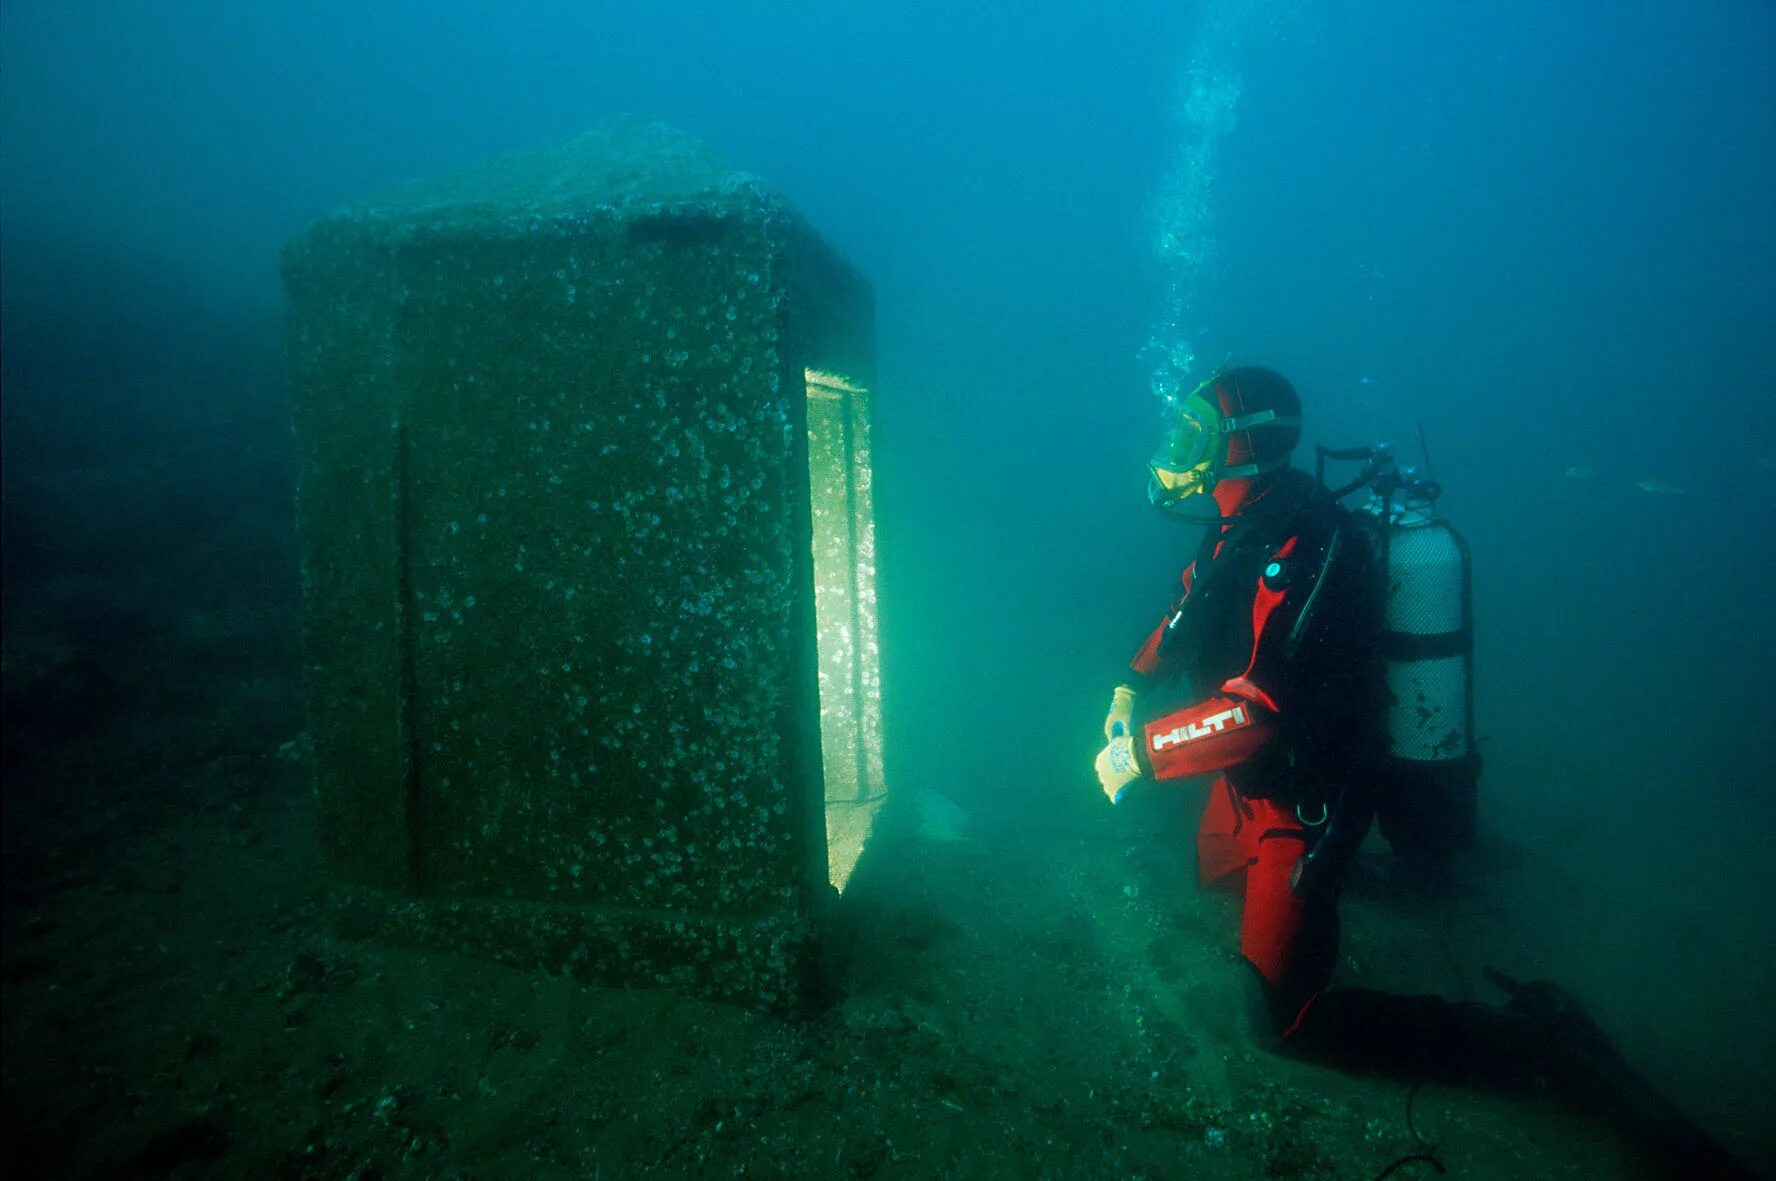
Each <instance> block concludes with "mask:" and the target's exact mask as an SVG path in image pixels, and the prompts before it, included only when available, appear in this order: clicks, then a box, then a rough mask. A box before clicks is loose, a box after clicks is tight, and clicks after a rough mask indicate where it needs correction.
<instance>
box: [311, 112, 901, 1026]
mask: <svg viewBox="0 0 1776 1181" xmlns="http://www.w3.org/2000/svg"><path fill="white" fill-rule="evenodd" d="M283 273H284V280H285V285H286V290H287V293H288V299H289V363H290V370H291V375H292V380H293V386H294V396H295V423H296V435H297V441H298V448H299V454H300V463H301V483H300V487H299V492H298V519H299V527H300V531H301V538H302V544H303V551H304V587H305V594H306V604H307V620H306V643H307V648H306V651H307V660H308V674H309V683H310V698H309V699H310V734H311V737H312V740H313V744H314V749H315V755H316V774H317V782H316V790H317V794H318V798H319V805H320V809H319V811H320V822H321V826H322V836H323V841H324V844H325V846H326V849H327V852H328V857H329V862H330V866H331V872H332V875H333V884H334V888H335V894H336V897H337V898H338V899H339V901H340V904H341V908H342V911H343V913H345V914H347V915H351V916H354V917H355V918H356V919H357V920H359V925H361V926H362V927H363V928H364V929H368V930H380V931H384V932H391V933H395V934H397V935H400V936H403V937H408V938H413V939H419V940H423V941H430V942H445V943H449V944H451V945H457V946H466V947H471V948H475V949H480V950H484V951H486V952H488V953H490V954H493V955H497V956H499V957H501V958H504V959H507V960H511V961H515V962H519V963H526V964H534V965H536V966H538V967H541V968H546V969H551V970H563V969H564V970H572V971H575V972H576V973H579V974H581V975H584V976H586V977H588V978H593V979H600V980H609V981H617V982H643V983H665V984H674V985H681V986H687V987H692V988H697V989H701V990H704V991H707V992H711V993H714V994H716V995H720V996H727V997H735V998H740V999H745V1000H749V1001H762V1002H765V1003H785V1002H789V1001H792V1000H794V999H795V998H796V997H797V996H799V995H801V994H802V993H803V992H804V991H805V990H806V988H807V987H808V985H809V983H810V972H811V967H812V965H813V963H814V960H815V955H816V950H817V947H818V942H819V931H820V919H821V915H822V912H823V910H824V908H825V907H826V905H827V903H828V901H829V899H830V898H831V896H832V894H833V886H834V884H835V883H836V884H840V885H842V882H843V878H844V876H845V875H846V874H847V873H848V872H849V868H850V864H851V862H852V861H853V860H854V859H855V856H856V850H857V847H858V846H859V845H860V844H861V841H862V839H863V836H864V835H865V834H867V831H868V827H869V823H870V821H871V820H872V819H873V817H874V814H875V810H876V808H877V807H878V806H879V805H880V802H881V799H882V795H883V784H882V776H881V765H880V749H881V733H880V687H879V679H878V676H877V671H876V670H877V663H876V650H875V594H874V553H873V539H872V535H871V521H870V515H871V514H870V504H869V494H870V488H869V471H868V467H869V443H868V425H869V397H870V395H869V389H870V386H871V384H872V383H873V378H874V374H873V364H874V341H873V335H872V307H871V299H870V294H869V291H868V288H867V287H866V285H865V284H864V283H863V282H862V281H861V280H860V279H859V278H858V277H857V276H856V274H855V273H854V272H853V271H852V270H851V269H850V268H849V267H847V266H846V265H845V264H844V263H843V262H842V261H840V260H839V259H838V258H836V257H835V256H834V255H833V254H832V252H831V251H830V250H829V249H828V248H826V247H825V246H824V245H823V244H822V243H821V241H820V240H819V239H818V237H817V236H816V235H815V234H814V233H813V232H812V231H811V230H810V228H809V227H808V226H807V225H806V223H805V222H804V221H803V220H802V219H801V218H800V217H798V216H797V215H796V214H795V213H794V212H793V211H792V210H791V209H790V208H789V207H788V206H787V205H786V204H785V203H784V202H783V201H782V200H781V199H779V198H778V197H776V196H774V195H772V194H771V193H769V192H767V191H766V190H765V189H764V188H763V187H761V186H760V185H759V184H758V182H756V181H755V180H753V179H752V178H750V177H748V176H746V175H744V174H740V173H736V172H734V171H732V170H731V169H729V168H728V167H727V166H725V165H724V164H723V163H722V162H721V161H719V160H718V159H716V158H715V157H713V156H712V154H711V153H710V152H709V151H708V150H707V149H705V148H704V147H703V146H701V145H700V144H698V143H697V142H696V141H694V140H692V139H690V138H689V137H686V136H683V135H680V134H678V133H675V132H671V131H668V130H666V129H663V128H660V127H657V126H652V125H648V124H645V123H639V122H622V123H617V124H613V125H609V126H606V127H604V128H601V129H599V130H597V131H594V132H592V133H590V134H588V135H586V136H583V137H581V138H579V139H576V140H574V141H571V142H569V143H566V144H563V145H560V146H557V147H551V148H545V149H539V150H534V151H528V152H524V153H519V154H516V155H513V156H510V157H507V158H503V159H498V160H494V161H491V162H489V163H487V164H485V165H481V166H477V167H474V168H470V169H467V170H465V171H463V172H461V173H459V174H456V175H454V176H449V177H445V178H442V179H440V180H438V181H434V182H425V183H422V184H417V185H414V186H411V187H409V188H407V189H403V190H399V191H397V192H395V193H393V194H391V195H389V196H388V197H386V198H383V199H379V200H374V201H371V202H367V203H365V204H363V205H359V206H355V207H352V208H348V209H346V210H344V211H342V212H341V213H339V214H337V215H335V216H333V217H330V218H328V219H326V220H324V221H322V222H320V223H319V224H317V225H315V226H314V227H312V228H311V229H310V230H309V231H308V232H307V233H305V234H304V235H303V236H302V237H300V238H299V239H297V240H296V241H295V242H293V243H292V244H291V245H290V246H289V247H288V248H287V249H286V251H285V254H284V259H283ZM823 740H824V743H825V752H824V758H823V750H822V745H823ZM829 800H830V806H829ZM829 829H830V834H829ZM829 835H830V837H831V839H832V841H833V847H832V850H831V856H830V858H829V848H828V845H829ZM829 862H830V864H829Z"/></svg>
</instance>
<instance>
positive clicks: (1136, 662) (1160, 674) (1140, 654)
mask: <svg viewBox="0 0 1776 1181" xmlns="http://www.w3.org/2000/svg"><path fill="white" fill-rule="evenodd" d="M1179 581H1180V582H1182V583H1183V584H1184V593H1182V594H1180V595H1179V596H1178V598H1177V600H1176V601H1175V602H1173V603H1172V605H1171V607H1170V609H1168V610H1167V611H1166V613H1165V617H1164V618H1163V619H1161V620H1160V621H1159V625H1158V626H1157V627H1155V628H1154V629H1153V631H1152V632H1150V633H1148V636H1147V639H1146V641H1145V642H1144V643H1142V645H1141V646H1140V648H1139V649H1137V650H1136V652H1135V656H1134V659H1133V660H1131V661H1129V672H1130V674H1131V675H1130V676H1129V677H1128V678H1126V679H1125V680H1124V681H1123V683H1124V684H1125V685H1127V686H1128V687H1129V688H1131V689H1135V690H1137V691H1138V690H1140V689H1144V688H1146V687H1147V686H1148V685H1149V684H1151V683H1153V682H1155V681H1159V680H1163V679H1165V677H1166V675H1167V674H1168V673H1169V672H1170V671H1171V670H1172V667H1173V665H1174V664H1175V658H1174V657H1173V656H1172V655H1171V652H1172V651H1174V650H1175V649H1173V648H1172V647H1171V645H1170V644H1168V643H1167V640H1168V638H1169V637H1170V636H1171V634H1172V632H1173V631H1174V630H1175V629H1176V628H1177V626H1178V624H1179V622H1180V620H1181V619H1182V617H1183V611H1184V603H1185V601H1186V600H1187V599H1189V598H1190V592H1191V590H1192V588H1194V587H1195V585H1196V563H1195V562H1192V563H1191V564H1190V565H1188V566H1186V567H1184V573H1183V574H1182V575H1180V576H1179Z"/></svg>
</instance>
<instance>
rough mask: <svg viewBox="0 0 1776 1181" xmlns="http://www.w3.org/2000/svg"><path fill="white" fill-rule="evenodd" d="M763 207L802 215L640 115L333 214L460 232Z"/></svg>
mask: <svg viewBox="0 0 1776 1181" xmlns="http://www.w3.org/2000/svg"><path fill="white" fill-rule="evenodd" d="M690 213H700V214H703V215H708V216H718V217H719V216H727V215H747V214H755V215H757V216H759V217H761V218H771V219H775V218H779V217H785V218H787V219H788V220H789V221H791V222H795V221H798V220H799V218H797V217H796V216H795V215H794V213H793V211H791V210H790V209H789V207H788V204H787V203H786V202H785V201H783V199H782V198H780V197H778V196H777V195H775V194H774V193H772V192H771V191H770V190H769V189H768V188H767V187H766V186H765V184H764V183H763V182H762V181H761V180H760V179H759V178H758V177H756V176H754V175H752V174H751V173H747V172H742V171H740V170H738V169H736V168H734V167H733V166H732V165H730V164H729V163H728V162H727V161H726V160H725V159H723V158H722V157H721V156H720V155H719V154H718V153H716V152H715V151H714V150H713V149H711V148H710V147H709V146H708V145H706V144H704V143H703V142H702V141H701V140H698V139H697V138H695V137H694V136H691V135H688V134H686V133H684V132H682V131H678V130H675V129H673V128H671V127H669V126H667V125H665V124H663V123H659V122H656V121H653V120H650V119H644V118H640V117H635V116H625V117H623V118H619V119H612V120H609V121H606V122H604V123H601V124H599V125H598V126H596V127H594V128H592V129H591V130H589V131H586V132H584V133H582V134H580V135H578V136H575V137H573V138H572V139H568V140H565V141H561V142H558V143H553V144H545V145H542V146H539V147H531V148H523V149H519V150H517V151H514V152H508V153H505V154H502V155H499V156H494V157H492V158H490V159H487V160H484V161H480V162H478V163H475V164H470V165H467V166H465V167H463V168H459V169H456V170H454V171H451V172H447V173H444V174H442V175H439V176H436V177H431V178H427V179H423V180H418V181H413V182H410V183H408V184H405V185H402V186H400V187H398V188H395V189H392V190H390V191H388V192H386V193H383V194H380V195H378V196H375V197H371V198H369V199H366V200H363V201H358V202H354V203H352V204H350V205H347V206H345V207H344V208H342V209H340V210H338V211H337V212H335V213H333V214H332V215H331V216H329V217H327V218H324V219H323V221H322V224H326V223H328V222H333V223H338V222H355V223H359V224H361V225H364V226H365V227H366V228H374V230H376V231H379V232H381V233H392V234H394V235H397V236H399V235H402V234H403V233H413V234H437V235H443V236H447V237H448V236H455V235H457V234H468V235H493V236H505V235H508V234H513V235H516V234H528V233H534V232H536V231H538V230H539V229H544V228H561V227H563V226H567V225H589V224H591V223H593V222H595V221H627V220H631V219H638V218H645V217H655V216H660V215H662V214H665V215H677V216H682V215H686V214H690Z"/></svg>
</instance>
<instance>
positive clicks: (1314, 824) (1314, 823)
mask: <svg viewBox="0 0 1776 1181" xmlns="http://www.w3.org/2000/svg"><path fill="white" fill-rule="evenodd" d="M1319 805H1320V814H1319V815H1318V816H1317V817H1315V818H1314V819H1312V820H1309V819H1308V818H1307V814H1306V813H1305V812H1303V811H1302V809H1303V808H1305V807H1307V805H1306V804H1296V805H1295V819H1297V820H1299V821H1301V823H1302V824H1304V825H1306V826H1307V827H1308V828H1318V827H1320V825H1322V824H1324V823H1326V818H1327V817H1328V816H1330V815H1331V809H1330V808H1328V807H1326V801H1325V800H1320V801H1319Z"/></svg>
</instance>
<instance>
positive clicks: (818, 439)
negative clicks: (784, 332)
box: [805, 369, 886, 891]
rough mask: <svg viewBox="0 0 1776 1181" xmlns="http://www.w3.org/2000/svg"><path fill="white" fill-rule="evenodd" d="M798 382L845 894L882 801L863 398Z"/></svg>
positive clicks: (828, 756) (825, 757)
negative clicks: (804, 407)
mask: <svg viewBox="0 0 1776 1181" xmlns="http://www.w3.org/2000/svg"><path fill="white" fill-rule="evenodd" d="M805 381H806V384H807V390H808V471H809V490H810V493H811V505H812V509H813V525H814V612H815V625H816V635H817V638H818V647H819V654H820V749H821V759H822V762H823V765H824V769H825V779H826V843H827V873H828V875H829V877H830V879H831V881H832V884H833V886H834V887H835V888H836V889H838V890H841V891H842V890H844V888H845V883H846V882H847V881H848V880H849V879H850V877H851V870H852V869H853V868H854V867H855V866H856V864H857V858H858V855H859V854H860V853H861V852H862V851H863V844H864V841H865V840H866V839H867V838H868V836H869V833H870V829H871V828H872V827H873V826H874V824H875V819H876V814H877V812H878V811H880V809H881V806H882V802H883V800H884V799H885V798H886V791H885V784H884V780H883V775H882V677H881V651H880V648H879V645H878V640H877V629H876V539H875V514H874V509H873V505H872V503H871V490H870V431H869V424H870V415H869V398H870V393H869V390H867V389H865V388H864V387H863V386H862V385H860V384H858V383H857V382H855V381H852V380H850V379H847V378H845V377H841V376H839V375H837V374H834V373H826V372H822V371H819V370H814V369H809V370H808V371H807V372H806V374H805Z"/></svg>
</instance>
